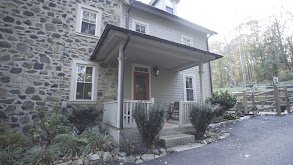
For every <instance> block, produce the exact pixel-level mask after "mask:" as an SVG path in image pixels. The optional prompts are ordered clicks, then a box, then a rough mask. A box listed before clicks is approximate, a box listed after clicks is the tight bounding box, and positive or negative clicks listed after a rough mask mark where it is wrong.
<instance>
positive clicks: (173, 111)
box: [166, 102, 179, 121]
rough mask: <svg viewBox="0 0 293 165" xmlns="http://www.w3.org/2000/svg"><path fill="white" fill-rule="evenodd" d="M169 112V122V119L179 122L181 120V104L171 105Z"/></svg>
mask: <svg viewBox="0 0 293 165" xmlns="http://www.w3.org/2000/svg"><path fill="white" fill-rule="evenodd" d="M166 112H167V115H168V116H167V121H168V120H169V119H172V120H175V119H176V120H178V119H179V102H174V103H170V105H169V107H168V110H167V111H166Z"/></svg>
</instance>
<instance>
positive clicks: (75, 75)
mask: <svg viewBox="0 0 293 165" xmlns="http://www.w3.org/2000/svg"><path fill="white" fill-rule="evenodd" d="M97 69H98V67H97V64H96V63H94V62H88V61H79V60H74V61H73V64H72V75H71V76H72V77H71V89H70V92H71V94H70V101H81V102H84V101H87V102H91V101H92V102H93V103H95V101H96V95H97V92H96V91H97V90H95V89H96V86H97V82H98V81H97V77H96V75H97Z"/></svg>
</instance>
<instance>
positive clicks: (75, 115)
mask: <svg viewBox="0 0 293 165" xmlns="http://www.w3.org/2000/svg"><path fill="white" fill-rule="evenodd" d="M102 113H103V112H102V111H101V110H98V109H96V108H95V107H88V108H85V107H77V108H75V109H74V110H72V112H71V113H70V115H69V121H70V123H71V124H73V125H74V126H75V127H76V128H77V129H78V134H81V133H82V132H83V131H84V130H85V129H86V128H88V127H93V126H94V125H97V120H98V119H100V118H101V117H102V116H103V115H102Z"/></svg>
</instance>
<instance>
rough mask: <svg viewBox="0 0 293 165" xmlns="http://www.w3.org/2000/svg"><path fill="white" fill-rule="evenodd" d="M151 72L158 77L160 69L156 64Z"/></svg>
mask: <svg viewBox="0 0 293 165" xmlns="http://www.w3.org/2000/svg"><path fill="white" fill-rule="evenodd" d="M153 72H154V75H155V76H156V77H158V76H159V72H160V69H159V68H158V67H157V66H155V67H154V69H153Z"/></svg>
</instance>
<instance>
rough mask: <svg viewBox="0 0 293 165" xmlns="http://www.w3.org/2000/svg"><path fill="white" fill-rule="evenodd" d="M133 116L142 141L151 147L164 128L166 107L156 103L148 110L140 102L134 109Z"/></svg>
mask: <svg viewBox="0 0 293 165" xmlns="http://www.w3.org/2000/svg"><path fill="white" fill-rule="evenodd" d="M133 118H134V119H135V122H136V124H137V128H138V130H139V133H140V135H141V138H142V142H143V143H144V145H145V146H146V147H147V148H150V147H151V145H152V144H153V143H154V142H155V140H156V137H157V135H158V134H159V133H160V131H161V130H162V128H163V125H164V108H162V107H160V106H159V105H154V106H151V107H150V109H149V110H148V111H147V109H146V107H145V106H142V104H139V105H138V106H137V107H136V108H135V110H134V113H133Z"/></svg>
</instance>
